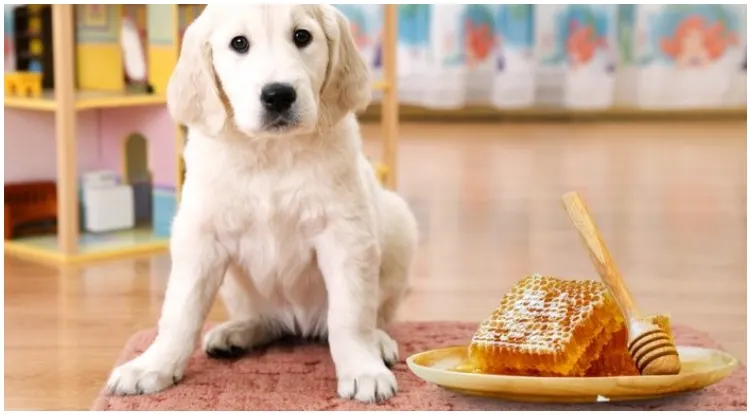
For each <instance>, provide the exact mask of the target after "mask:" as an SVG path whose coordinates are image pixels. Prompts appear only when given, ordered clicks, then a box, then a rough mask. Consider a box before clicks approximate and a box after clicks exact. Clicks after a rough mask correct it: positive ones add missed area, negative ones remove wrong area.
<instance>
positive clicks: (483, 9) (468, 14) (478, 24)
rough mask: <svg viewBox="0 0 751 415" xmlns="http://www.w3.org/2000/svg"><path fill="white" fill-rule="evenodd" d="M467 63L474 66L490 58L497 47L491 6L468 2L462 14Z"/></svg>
mask: <svg viewBox="0 0 751 415" xmlns="http://www.w3.org/2000/svg"><path fill="white" fill-rule="evenodd" d="M461 28H462V32H463V33H462V37H463V38H464V46H465V55H466V63H467V65H468V66H469V67H470V68H472V67H474V66H477V65H478V64H480V63H482V62H484V61H485V60H486V59H488V58H489V57H490V55H491V53H492V52H493V50H494V49H495V46H496V37H495V34H494V29H495V24H494V19H493V10H492V9H491V6H488V5H485V4H468V5H466V6H465V9H464V15H463V16H462V26H461Z"/></svg>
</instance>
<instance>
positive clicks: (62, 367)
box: [5, 122, 746, 409]
mask: <svg viewBox="0 0 751 415" xmlns="http://www.w3.org/2000/svg"><path fill="white" fill-rule="evenodd" d="M364 131H365V134H366V135H367V136H368V137H377V134H378V129H377V127H375V126H366V127H365V128H364ZM401 136H402V137H403V141H402V143H401V145H400V150H401V153H400V171H401V176H400V180H399V181H400V191H401V193H402V194H404V195H405V196H406V198H407V199H408V200H409V202H410V204H411V205H412V207H413V208H414V210H415V212H416V214H417V216H418V218H419V222H420V226H421V230H422V236H423V239H422V244H421V249H420V252H419V256H418V259H417V262H416V265H415V268H414V272H413V276H412V277H413V279H412V287H413V288H412V292H411V294H410V295H409V298H408V299H407V301H406V303H405V304H404V306H403V308H402V310H401V313H400V317H401V318H402V319H410V320H443V319H450V320H471V321H478V320H480V319H482V318H484V317H485V316H486V315H487V314H488V313H489V312H490V311H491V310H492V309H493V308H494V307H495V305H496V304H497V302H498V300H499V299H500V297H501V296H502V294H503V293H504V291H505V290H506V289H508V288H509V287H510V286H511V285H512V284H514V282H515V281H516V280H518V279H519V278H521V277H522V276H524V275H525V274H528V273H533V272H539V273H543V274H553V275H558V276H566V277H578V278H596V274H595V273H594V271H593V269H592V267H591V265H590V263H589V259H588V257H587V254H586V252H585V251H584V250H583V247H582V246H581V245H580V243H579V240H578V239H577V238H578V237H577V235H576V233H575V232H574V230H573V228H572V227H571V225H570V224H569V223H568V219H567V218H566V216H565V213H564V211H563V209H562V207H561V205H560V202H559V197H560V196H561V194H562V193H564V192H565V191H568V190H578V191H580V192H581V194H582V195H583V196H584V197H585V198H586V200H587V201H588V203H589V205H590V207H591V209H592V211H593V215H594V216H595V219H596V220H597V221H598V223H599V225H600V226H601V228H602V232H603V234H604V237H605V238H606V240H607V241H608V242H609V244H610V248H611V249H612V251H613V252H614V256H615V258H616V261H617V262H618V263H619V265H620V267H621V270H622V271H623V273H624V275H625V276H626V278H627V281H628V283H629V284H630V285H631V288H632V291H633V293H634V295H635V296H636V299H637V301H638V303H639V304H640V305H641V306H642V308H643V309H644V310H645V311H647V312H669V313H671V314H672V316H673V319H674V321H675V322H677V323H681V324H689V325H692V326H693V327H695V328H698V329H701V330H704V331H707V332H709V333H710V334H711V335H712V337H714V338H715V339H717V340H718V341H719V342H720V343H721V344H722V345H723V346H724V347H725V348H727V349H728V350H729V351H730V352H732V353H733V354H735V355H736V356H737V357H739V358H741V359H742V360H743V361H744V362H745V361H746V170H745V169H746V124H745V122H721V123H704V122H701V123H700V122H686V123H672V124H657V123H648V124H647V123H645V124H586V123H585V124H573V125H571V124H547V125H546V124H542V125H540V124H537V125H534V124H527V125H523V124H500V125H499V124H495V125H457V124H454V125H405V126H403V127H402V131H401ZM376 148H377V143H372V142H371V143H369V144H368V149H369V153H370V154H372V155H373V156H377V153H375V152H374V151H373V150H374V149H376ZM168 270H169V259H168V258H166V257H164V256H159V257H149V258H140V259H134V260H127V261H119V262H110V263H102V264H97V265H94V266H91V267H87V268H83V269H64V270H57V269H52V268H47V267H44V266H39V265H35V264H32V263H27V262H23V261H19V260H15V259H12V258H9V257H6V258H5V407H6V409H86V408H88V406H89V405H90V403H91V402H92V400H93V398H94V396H95V394H96V393H97V391H98V389H99V388H100V386H101V385H102V383H103V382H104V381H105V379H106V377H107V375H108V372H109V371H110V369H111V367H112V364H113V363H114V361H115V359H116V357H117V356H118V353H119V351H120V349H121V347H122V346H123V344H124V342H125V341H126V339H127V338H128V337H129V336H130V334H131V333H133V332H134V331H136V330H138V329H142V328H147V327H151V326H153V325H154V324H155V323H156V321H157V319H158V315H159V309H160V305H161V302H162V295H163V291H164V287H165V278H166V276H167V274H168ZM221 317H222V310H221V307H217V308H215V310H214V311H213V312H212V319H221Z"/></svg>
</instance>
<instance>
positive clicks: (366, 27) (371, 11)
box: [335, 4, 383, 69]
mask: <svg viewBox="0 0 751 415" xmlns="http://www.w3.org/2000/svg"><path fill="white" fill-rule="evenodd" d="M335 6H336V8H337V9H339V11H341V12H342V14H344V15H345V16H346V17H347V19H348V20H349V23H350V31H351V33H352V37H353V38H354V40H355V43H356V44H357V47H358V48H359V49H360V52H361V53H363V57H364V58H365V59H366V60H367V61H370V67H371V68H373V69H378V68H380V67H381V60H382V56H381V55H382V50H381V30H382V26H383V25H382V24H381V21H382V7H383V6H382V5H362V4H357V5H353V4H336V5H335ZM368 55H372V56H368Z"/></svg>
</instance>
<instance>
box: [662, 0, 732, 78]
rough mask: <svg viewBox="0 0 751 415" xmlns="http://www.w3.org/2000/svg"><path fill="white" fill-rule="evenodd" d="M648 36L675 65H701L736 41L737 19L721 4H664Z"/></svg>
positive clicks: (682, 66)
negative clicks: (650, 36)
mask: <svg viewBox="0 0 751 415" xmlns="http://www.w3.org/2000/svg"><path fill="white" fill-rule="evenodd" d="M652 30H653V33H652V38H653V41H654V42H655V45H656V47H655V49H657V50H658V51H659V53H660V55H661V57H662V58H663V59H664V60H667V61H668V62H671V63H673V64H675V65H676V66H677V67H678V68H690V67H704V66H707V65H709V64H710V63H712V62H715V61H717V60H719V59H720V58H722V57H723V56H724V55H725V52H726V51H727V50H728V49H729V48H730V47H731V46H735V45H737V44H738V19H737V16H735V15H734V14H733V13H729V12H728V10H727V9H726V6H724V5H719V4H717V5H667V6H665V7H664V8H663V10H662V12H661V13H659V14H657V15H656V16H655V21H654V23H653V25H652Z"/></svg>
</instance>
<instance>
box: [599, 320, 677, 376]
mask: <svg viewBox="0 0 751 415" xmlns="http://www.w3.org/2000/svg"><path fill="white" fill-rule="evenodd" d="M646 320H647V321H649V322H650V323H652V324H654V325H656V326H657V327H659V328H660V329H662V330H663V331H664V332H665V333H666V334H667V335H668V337H669V338H670V340H671V341H673V342H675V339H673V333H672V331H671V330H670V318H669V317H667V316H664V315H657V316H651V317H647V318H646ZM585 375H586V376H593V377H595V376H638V375H639V369H637V368H636V364H634V361H633V359H632V358H631V354H630V353H629V352H628V329H627V328H626V325H625V324H622V325H621V327H620V329H619V330H618V331H616V332H615V334H614V335H613V336H612V337H611V339H610V341H609V342H608V343H607V345H606V346H605V348H604V349H603V351H602V353H601V354H600V357H599V358H598V359H597V360H596V361H595V362H594V363H592V366H590V368H589V369H588V370H587V372H586V374H585Z"/></svg>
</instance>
